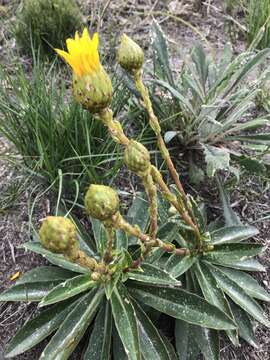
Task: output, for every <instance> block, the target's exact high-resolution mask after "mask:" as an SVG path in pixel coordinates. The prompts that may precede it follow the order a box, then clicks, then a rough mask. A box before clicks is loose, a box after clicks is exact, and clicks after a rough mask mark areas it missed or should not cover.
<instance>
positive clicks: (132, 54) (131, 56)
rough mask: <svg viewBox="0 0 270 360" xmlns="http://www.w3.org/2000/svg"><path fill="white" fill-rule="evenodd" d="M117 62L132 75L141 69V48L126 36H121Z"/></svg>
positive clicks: (142, 61) (142, 60) (142, 55)
mask: <svg viewBox="0 0 270 360" xmlns="http://www.w3.org/2000/svg"><path fill="white" fill-rule="evenodd" d="M117 55H118V62H119V64H120V65H121V66H122V68H123V69H125V70H126V71H128V72H131V73H134V72H136V71H138V70H140V69H141V67H142V66H143V63H144V53H143V50H142V48H141V47H140V46H139V45H138V44H137V43H136V42H135V41H133V40H132V39H130V38H129V37H128V36H127V35H125V34H124V35H122V37H121V41H120V46H119V49H118V54H117Z"/></svg>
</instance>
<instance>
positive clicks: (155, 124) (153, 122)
mask: <svg viewBox="0 0 270 360" xmlns="http://www.w3.org/2000/svg"><path fill="white" fill-rule="evenodd" d="M134 82H135V85H136V87H137V89H138V91H139V92H140V94H141V96H142V99H143V104H144V107H145V109H146V110H147V113H148V116H149V124H150V126H151V128H152V129H153V131H154V132H155V135H156V137H157V145H158V148H159V150H160V152H161V155H162V157H163V159H164V160H165V162H166V164H167V167H168V170H169V172H170V174H171V177H172V178H173V181H174V183H175V185H176V187H177V189H178V191H179V192H180V194H181V197H182V200H183V201H184V204H185V207H186V209H187V211H188V212H189V207H188V200H187V196H186V193H185V191H184V188H183V186H182V184H181V181H180V179H179V175H178V173H177V171H176V168H175V166H174V164H173V162H172V159H171V157H170V153H169V151H168V149H167V147H166V144H165V142H164V140H163V137H162V134H161V128H160V125H159V121H158V118H157V117H156V115H155V114H154V111H153V106H152V102H151V100H150V96H149V92H148V89H147V88H146V87H145V86H144V83H143V80H142V70H139V71H137V72H135V74H134ZM190 216H191V217H192V214H191V213H190ZM193 222H196V219H194V218H193Z"/></svg>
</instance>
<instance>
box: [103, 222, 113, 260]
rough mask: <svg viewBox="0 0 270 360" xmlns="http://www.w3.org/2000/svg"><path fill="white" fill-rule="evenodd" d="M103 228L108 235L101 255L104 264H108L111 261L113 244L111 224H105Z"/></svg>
mask: <svg viewBox="0 0 270 360" xmlns="http://www.w3.org/2000/svg"><path fill="white" fill-rule="evenodd" d="M105 229H106V232H107V235H108V241H107V247H106V250H105V252H104V255H103V260H104V262H105V264H108V263H109V262H111V261H112V259H113V255H112V251H113V245H114V235H115V234H114V228H113V227H112V226H111V225H105Z"/></svg>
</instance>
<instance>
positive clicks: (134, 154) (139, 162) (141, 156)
mask: <svg viewBox="0 0 270 360" xmlns="http://www.w3.org/2000/svg"><path fill="white" fill-rule="evenodd" d="M124 162H125V164H126V166H127V167H128V169H129V170H130V171H132V172H134V173H135V174H137V175H141V174H143V173H145V172H146V171H147V170H148V169H149V168H150V166H151V163H150V154H149V151H148V150H147V149H146V147H145V146H143V145H142V144H141V143H139V142H137V141H134V140H131V141H130V143H129V144H128V146H127V147H126V149H125V153H124Z"/></svg>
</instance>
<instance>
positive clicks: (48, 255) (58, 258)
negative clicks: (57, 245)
mask: <svg viewBox="0 0 270 360" xmlns="http://www.w3.org/2000/svg"><path fill="white" fill-rule="evenodd" d="M23 246H24V248H25V249H27V250H30V251H33V252H34V253H36V254H40V255H42V256H43V257H44V258H45V259H47V260H48V261H49V262H50V263H52V264H54V265H57V266H60V267H62V268H64V269H67V270H70V271H74V272H76V273H89V270H88V269H85V268H83V267H82V266H80V265H78V264H74V263H72V262H70V261H68V260H66V258H65V257H64V256H63V255H61V254H54V253H52V252H50V251H49V250H46V249H44V248H43V246H42V245H41V244H40V243H38V242H34V241H29V242H28V243H26V244H23Z"/></svg>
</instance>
